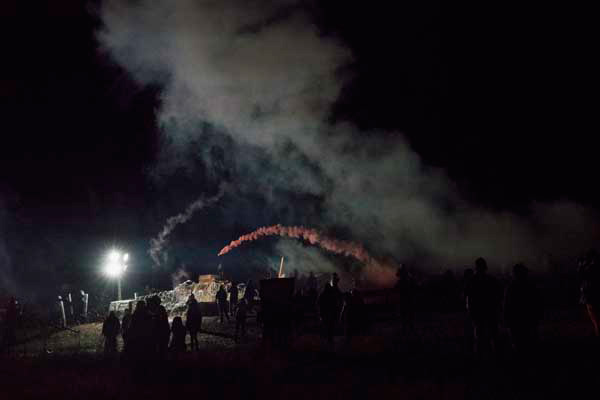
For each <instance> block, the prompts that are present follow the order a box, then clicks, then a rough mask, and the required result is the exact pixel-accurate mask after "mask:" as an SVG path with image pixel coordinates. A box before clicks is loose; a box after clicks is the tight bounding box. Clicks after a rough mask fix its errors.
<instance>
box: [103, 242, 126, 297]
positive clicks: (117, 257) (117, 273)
mask: <svg viewBox="0 0 600 400" xmlns="http://www.w3.org/2000/svg"><path fill="white" fill-rule="evenodd" d="M127 261H129V254H127V253H121V252H120V251H118V250H114V249H113V250H111V251H110V252H109V253H108V256H107V261H106V265H105V267H104V273H105V274H106V275H107V276H109V277H111V278H116V279H117V290H118V299H119V300H123V297H122V295H121V277H122V276H123V273H124V272H125V271H126V270H127Z"/></svg>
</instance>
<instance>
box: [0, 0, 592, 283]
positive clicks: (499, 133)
mask: <svg viewBox="0 0 600 400" xmlns="http://www.w3.org/2000/svg"><path fill="white" fill-rule="evenodd" d="M443 3H444V2H435V1H429V0H427V1H411V2H389V1H383V0H374V1H369V2H347V1H341V0H339V1H338V0H333V1H324V2H316V3H314V4H312V12H313V13H314V15H315V17H316V21H318V24H319V28H320V29H321V30H322V33H323V34H324V35H335V36H338V37H339V38H341V39H342V41H343V42H344V43H345V45H346V46H348V47H349V48H350V49H351V50H352V52H353V54H354V56H355V59H354V62H353V64H352V65H348V66H347V67H346V68H344V69H343V70H341V71H340V72H339V73H340V74H352V75H353V78H352V79H351V80H350V81H349V83H348V84H347V85H346V87H345V88H344V90H343V92H342V96H341V97H340V98H339V99H338V101H337V103H336V105H335V107H334V110H333V113H332V116H331V118H332V120H349V121H352V122H354V123H356V124H357V125H358V126H359V127H360V128H361V129H362V130H364V132H365V133H364V134H365V135H370V134H373V133H369V132H373V130H374V129H381V130H385V131H388V132H393V131H398V132H402V133H403V134H404V135H405V136H406V137H407V138H408V140H409V142H410V144H411V145H412V147H413V148H414V149H415V150H416V152H417V153H418V154H419V155H420V156H421V157H422V158H423V160H424V161H425V162H426V163H427V164H429V165H433V166H437V167H440V168H442V169H443V170H445V171H446V172H447V173H448V174H449V175H450V177H451V178H452V179H453V180H454V181H455V182H457V184H458V186H459V188H460V190H461V192H462V193H463V195H464V196H466V197H467V198H469V199H470V200H472V201H473V202H475V203H476V204H481V205H484V206H486V207H492V208H495V209H498V210H504V209H508V210H514V211H518V212H526V211H527V207H528V205H529V204H530V203H531V202H532V201H539V200H555V199H569V200H575V201H578V202H581V203H583V204H586V205H591V206H593V207H596V202H597V201H598V199H599V198H600V190H599V189H598V183H597V179H596V174H597V167H596V164H597V160H598V157H597V155H596V154H597V146H596V145H595V139H596V135H597V133H598V123H597V119H595V118H593V117H592V107H593V106H592V104H594V103H592V102H591V101H590V100H589V99H590V97H592V96H593V95H594V94H595V92H596V91H597V88H598V85H597V83H598V78H597V77H596V75H593V74H592V71H594V72H595V71H596V70H597V68H596V66H597V65H596V64H595V63H594V62H593V61H592V60H593V58H594V57H593V56H594V51H593V50H594V47H591V46H590V44H591V43H590V42H591V41H592V39H591V38H592V37H594V36H595V35H594V32H593V29H592V24H591V21H590V18H591V13H590V12H589V10H588V12H586V11H585V10H582V9H579V10H575V9H573V10H563V9H560V10H558V9H551V8H550V7H551V6H549V5H548V4H547V3H543V4H541V5H540V6H527V7H524V6H523V5H522V4H519V3H515V4H514V5H511V4H509V3H506V2H503V3H501V4H499V5H489V6H482V5H481V4H480V3H476V2H473V3H472V4H464V5H462V6H452V7H449V6H448V5H444V4H443ZM96 5H97V2H82V1H76V0H61V1H46V2H43V1H37V2H23V1H17V0H8V1H4V2H2V5H1V6H0V15H1V16H2V19H1V22H2V23H1V25H0V26H1V28H0V30H1V35H0V37H1V38H2V39H1V41H0V43H1V45H2V62H1V63H0V102H1V110H2V117H3V118H2V122H3V124H2V127H1V129H2V146H0V196H1V200H2V203H0V204H1V206H2V209H3V214H1V215H0V216H1V217H2V223H3V231H2V235H3V236H4V238H5V241H6V243H7V244H6V247H7V248H8V249H9V255H10V257H11V260H12V263H11V267H10V268H11V271H12V272H11V273H12V274H14V275H15V276H17V277H18V278H19V279H23V278H24V276H25V275H26V274H27V271H38V270H41V271H45V270H47V271H59V272H61V271H62V272H61V273H65V274H67V273H66V272H65V271H68V270H69V268H70V267H69V266H68V265H71V264H77V263H81V260H82V259H84V258H86V257H87V258H90V257H92V256H97V255H98V254H99V252H101V251H102V250H103V247H102V246H108V245H110V243H112V242H114V241H121V242H122V241H125V242H126V243H128V244H129V246H131V247H135V248H136V249H137V251H138V258H139V257H146V255H145V254H144V252H145V250H146V249H145V248H144V246H145V243H147V241H148V239H149V238H150V237H152V236H154V235H156V233H157V232H158V230H159V229H160V227H161V226H162V223H163V221H164V218H165V217H167V216H169V215H172V214H173V213H176V212H178V211H179V210H180V209H181V207H182V205H184V204H185V203H186V202H188V201H189V200H191V199H193V198H194V193H192V192H190V193H186V191H185V190H184V189H181V193H183V194H182V195H181V196H180V197H182V199H180V200H178V199H174V198H175V197H177V196H179V194H180V193H179V192H177V191H178V190H179V189H173V188H179V187H180V186H185V178H181V179H180V180H179V181H178V178H177V176H174V177H173V178H172V180H171V183H170V184H169V185H170V186H169V185H166V186H164V185H163V186H161V185H159V184H157V183H156V182H154V181H152V180H151V179H149V177H148V171H149V170H150V169H151V168H152V166H153V164H154V163H155V162H156V158H157V152H158V148H159V146H160V141H161V136H160V134H159V130H158V128H157V126H156V110H157V108H158V107H159V106H160V102H161V100H160V88H158V87H148V86H142V85H140V84H138V83H136V82H135V81H134V80H133V78H131V77H130V75H129V74H128V72H126V71H125V70H124V69H123V68H122V67H121V66H119V65H117V64H116V63H115V62H114V61H112V59H111V57H110V56H109V55H107V54H105V53H103V52H102V51H101V50H100V49H99V46H98V43H97V40H96V30H97V29H98V28H99V27H100V24H101V23H100V20H99V17H98V16H97V14H96V12H95V9H96ZM392 135H393V133H392ZM178 184H181V185H180V186H178ZM215 223H217V222H215ZM84 239H85V240H84ZM32 249H35V250H32ZM32 257H33V259H32ZM39 263H47V264H51V265H50V266H48V267H47V268H46V269H45V268H41V267H39V265H38V264H39ZM26 264H31V265H34V264H35V265H36V266H35V268H34V267H33V266H25V265H26ZM88 264H89V266H88V268H93V263H91V262H88ZM28 268H29V269H28ZM67 275H68V274H67ZM38 279H40V280H41V278H38ZM69 279H70V278H66V279H64V281H68V280H69ZM77 279H78V278H77V277H74V278H72V279H71V280H74V281H76V280H77ZM58 281H60V279H58V278H57V282H58Z"/></svg>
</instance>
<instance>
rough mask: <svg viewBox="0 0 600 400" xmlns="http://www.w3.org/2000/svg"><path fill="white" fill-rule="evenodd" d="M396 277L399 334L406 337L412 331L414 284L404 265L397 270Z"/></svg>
mask: <svg viewBox="0 0 600 400" xmlns="http://www.w3.org/2000/svg"><path fill="white" fill-rule="evenodd" d="M396 277H397V278H398V281H396V285H395V286H394V289H395V290H396V293H397V296H398V303H397V307H398V309H397V312H398V317H399V318H400V327H401V334H402V336H407V335H409V334H410V333H412V332H413V330H414V329H413V328H414V308H415V284H414V282H413V279H412V277H411V276H410V274H409V272H408V270H407V268H406V267H405V266H404V265H402V266H400V268H398V270H397V271H396Z"/></svg>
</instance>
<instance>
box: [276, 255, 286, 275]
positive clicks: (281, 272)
mask: <svg viewBox="0 0 600 400" xmlns="http://www.w3.org/2000/svg"><path fill="white" fill-rule="evenodd" d="M283 258H284V257H283V256H282V257H281V262H280V263H279V275H278V276H277V277H278V278H284V277H285V275H284V273H283Z"/></svg>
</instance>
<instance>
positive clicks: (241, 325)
mask: <svg viewBox="0 0 600 400" xmlns="http://www.w3.org/2000/svg"><path fill="white" fill-rule="evenodd" d="M247 309H248V304H247V303H246V299H242V300H241V301H240V303H239V305H238V307H237V310H236V313H235V341H236V343H237V341H238V337H239V334H240V333H241V336H242V338H244V337H246V311H247Z"/></svg>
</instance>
